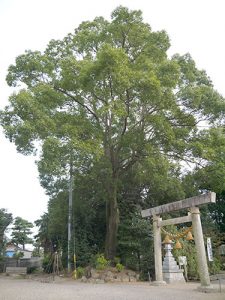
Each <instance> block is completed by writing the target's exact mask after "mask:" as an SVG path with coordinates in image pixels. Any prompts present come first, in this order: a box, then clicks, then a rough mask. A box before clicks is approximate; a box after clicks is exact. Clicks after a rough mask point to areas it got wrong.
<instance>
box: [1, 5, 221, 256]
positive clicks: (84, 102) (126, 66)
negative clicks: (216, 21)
mask: <svg viewBox="0 0 225 300" xmlns="http://www.w3.org/2000/svg"><path fill="white" fill-rule="evenodd" d="M169 47H170V41H169V37H168V35H167V33H166V32H165V31H163V30H162V31H157V32H154V31H152V29H151V27H150V25H149V24H146V23H144V21H143V18H142V13H141V11H137V10H134V11H129V10H128V9H127V8H125V7H121V6H120V7H118V8H116V9H115V10H114V11H113V12H112V14H111V20H110V21H108V20H105V19H104V18H103V17H96V18H95V19H94V20H93V21H86V22H83V23H81V24H80V26H79V27H78V28H77V29H75V31H74V32H73V33H71V34H68V35H67V36H66V37H65V38H64V39H62V40H52V41H50V42H49V44H48V46H47V47H46V49H45V51H44V52H40V51H30V50H28V51H26V53H25V54H22V55H20V56H18V57H17V58H16V62H15V64H14V65H11V66H10V67H9V72H8V75H7V82H8V84H9V85H10V86H21V88H20V89H19V91H18V92H14V93H13V94H12V95H11V97H10V99H9V101H10V104H9V105H8V106H7V107H6V108H5V109H4V111H2V112H1V124H2V126H3V128H4V130H5V135H6V136H7V137H8V138H9V139H10V140H11V141H13V142H14V143H15V144H16V146H17V149H18V151H20V152H22V153H24V154H26V155H27V154H31V153H35V152H36V150H40V160H39V162H38V167H39V172H40V179H41V182H42V184H43V186H44V187H45V188H46V189H47V191H48V192H49V194H50V195H53V194H54V195H57V193H59V192H61V191H62V190H65V187H66V186H65V184H66V182H67V181H68V176H69V171H68V169H69V166H71V164H72V165H73V167H74V168H73V170H74V172H76V174H84V173H85V172H87V170H90V169H93V170H94V172H98V181H99V183H100V185H101V188H100V189H101V190H102V194H101V198H102V201H103V202H104V205H105V219H106V238H105V253H106V256H107V257H108V258H110V259H113V258H114V257H115V255H116V247H117V234H118V226H119V220H120V211H121V213H122V214H123V212H122V211H123V209H124V207H125V206H126V201H125V199H126V197H124V198H123V197H122V196H121V191H122V188H121V186H122V184H123V183H124V182H125V181H124V178H125V177H126V176H127V175H128V174H129V172H131V170H134V168H136V169H138V170H142V172H143V174H145V175H143V176H152V177H154V176H155V177H154V179H155V180H156V174H155V173H157V172H158V169H157V166H158V162H162V163H164V164H165V166H166V165H167V167H165V169H164V171H165V173H164V175H163V176H166V174H167V177H170V175H171V174H172V173H173V174H175V173H176V171H175V170H177V169H179V165H180V163H181V162H182V161H186V162H187V161H188V162H191V163H196V164H198V165H201V163H202V161H204V162H206V161H207V159H208V157H207V156H205V150H204V149H203V145H204V135H203V134H202V132H201V131H200V130H199V127H198V124H199V123H200V122H202V121H204V122H207V124H209V125H210V126H213V127H217V126H221V124H223V121H224V112H225V101H224V99H223V97H222V96H221V95H220V94H219V93H218V92H217V91H216V90H214V88H213V84H212V82H211V80H210V79H209V77H208V76H207V74H206V72H205V71H201V70H198V68H197V67H196V64H195V62H194V60H193V59H192V58H191V56H190V54H185V55H179V54H176V55H174V56H173V57H172V58H170V57H169V56H168V54H167V50H168V49H169ZM145 166H148V167H149V168H150V169H148V168H147V167H146V168H145ZM147 170H148V172H147ZM172 170H174V171H172ZM153 173H154V174H153ZM172 177H174V175H172ZM147 190H149V187H148V189H147ZM119 194H120V195H119ZM139 195H140V194H139ZM165 200H166V198H165ZM167 201H168V198H167Z"/></svg>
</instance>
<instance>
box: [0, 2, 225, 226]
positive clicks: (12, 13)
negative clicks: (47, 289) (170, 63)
mask: <svg viewBox="0 0 225 300" xmlns="http://www.w3.org/2000/svg"><path fill="white" fill-rule="evenodd" d="M119 5H123V6H126V7H128V8H130V9H140V10H142V12H143V17H144V21H145V22H147V23H149V24H150V25H151V27H152V29H153V30H154V31H155V30H162V29H165V30H166V31H167V33H168V34H169V37H170V40H171V49H170V50H169V53H170V54H173V53H177V52H178V53H180V54H184V53H186V52H189V53H190V54H191V55H192V57H193V58H194V60H195V61H196V63H197V66H198V67H199V68H200V69H205V70H206V71H207V74H208V75H209V76H210V77H211V79H212V81H213V83H214V85H215V88H216V89H217V90H218V91H219V92H220V93H221V94H223V95H224V96H225V85H224V78H225V76H224V72H225V17H224V12H225V1H224V0H189V1H184V0H128V1H126V0H124V1H123V0H121V1H117V0H104V1H103V0H102V1H101V0H79V1H76V0H63V1H62V0H0V109H2V108H3V107H4V106H5V105H7V100H8V97H9V95H10V94H11V93H12V92H13V89H12V88H9V87H8V86H7V84H6V82H5V76H6V74H7V68H8V66H9V65H10V64H12V63H14V60H15V57H17V56H18V55H20V54H22V53H24V51H25V50H26V49H31V50H43V49H44V48H45V46H46V45H47V43H48V42H49V40H51V39H60V38H63V37H64V36H65V35H67V34H68V33H69V32H72V31H73V30H74V28H76V27H77V26H78V25H79V24H80V23H81V22H82V21H86V20H92V19H93V18H95V17H96V16H104V17H105V18H107V19H109V18H110V14H111V12H112V10H113V9H115V8H116V7H117V6H119ZM34 161H35V158H34V157H24V156H23V155H21V154H19V153H17V152H16V149H15V146H14V145H13V144H11V143H10V142H9V141H8V140H6V139H5V137H4V134H3V133H2V130H0V208H6V209H8V211H9V212H11V213H13V216H14V217H16V216H20V217H22V218H25V219H27V220H29V221H32V222H33V221H34V220H36V219H38V218H39V217H40V215H41V214H43V212H45V211H47V202H48V198H47V196H46V195H45V193H44V190H43V189H42V188H41V187H40V184H39V180H38V172H37V169H36V165H35V162H34Z"/></svg>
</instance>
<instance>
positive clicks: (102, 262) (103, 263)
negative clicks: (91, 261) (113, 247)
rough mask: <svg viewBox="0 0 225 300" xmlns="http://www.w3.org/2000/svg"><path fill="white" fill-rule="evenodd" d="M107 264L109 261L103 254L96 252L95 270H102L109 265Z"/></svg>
mask: <svg viewBox="0 0 225 300" xmlns="http://www.w3.org/2000/svg"><path fill="white" fill-rule="evenodd" d="M109 264H110V261H109V260H107V259H106V258H105V257H104V255H103V254H97V257H96V263H95V266H96V269H97V270H104V269H105V268H106V267H108V266H109Z"/></svg>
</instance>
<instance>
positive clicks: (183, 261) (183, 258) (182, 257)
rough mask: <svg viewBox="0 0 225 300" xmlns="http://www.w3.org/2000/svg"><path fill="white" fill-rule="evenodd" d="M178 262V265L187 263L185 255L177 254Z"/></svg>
mask: <svg viewBox="0 0 225 300" xmlns="http://www.w3.org/2000/svg"><path fill="white" fill-rule="evenodd" d="M178 262H179V265H180V266H186V265H187V257H186V256H178Z"/></svg>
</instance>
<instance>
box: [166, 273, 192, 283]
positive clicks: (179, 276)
mask: <svg viewBox="0 0 225 300" xmlns="http://www.w3.org/2000/svg"><path fill="white" fill-rule="evenodd" d="M163 279H164V280H165V281H166V282H167V283H174V282H180V283H185V282H186V281H185V279H184V276H183V272H182V271H181V272H179V271H178V272H163Z"/></svg>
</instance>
